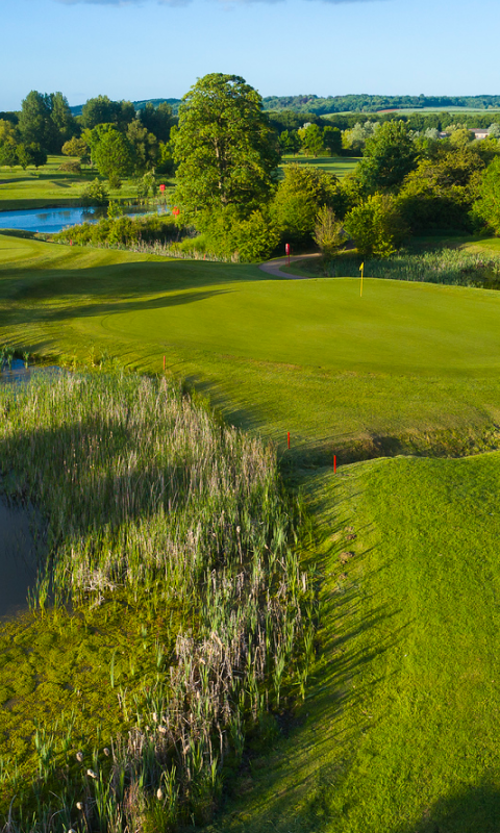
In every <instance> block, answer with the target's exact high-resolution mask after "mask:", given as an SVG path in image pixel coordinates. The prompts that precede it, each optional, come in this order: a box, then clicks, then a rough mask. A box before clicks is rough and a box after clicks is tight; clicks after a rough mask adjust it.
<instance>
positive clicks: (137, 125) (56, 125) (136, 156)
mask: <svg viewBox="0 0 500 833" xmlns="http://www.w3.org/2000/svg"><path fill="white" fill-rule="evenodd" d="M81 109H82V112H81V114H80V115H78V116H75V115H74V114H73V113H72V111H71V108H70V107H69V105H68V102H67V99H66V98H65V97H64V96H63V95H62V93H60V92H57V93H50V94H48V93H40V92H37V91H36V90H32V91H31V92H30V93H29V94H28V95H27V96H26V98H25V99H24V101H23V102H22V108H21V111H20V112H19V113H18V114H17V113H0V165H9V166H13V165H22V166H23V167H24V168H26V167H27V166H28V165H35V166H36V167H38V166H40V165H44V164H45V162H46V161H47V155H48V154H59V153H61V152H62V153H63V154H65V155H67V156H69V157H73V161H68V162H66V163H63V166H62V167H63V169H64V170H67V171H69V172H74V173H77V172H78V171H79V170H80V168H81V164H82V163H83V164H86V163H92V164H93V165H94V166H95V168H96V169H97V172H98V173H99V174H101V176H103V177H105V178H106V179H109V180H110V181H111V183H112V184H114V185H115V186H116V185H118V184H119V183H120V180H121V178H122V177H124V176H132V175H134V176H144V174H145V173H147V172H148V171H151V170H156V171H157V172H158V173H166V174H168V173H170V172H172V170H173V159H172V153H171V147H170V144H169V140H170V129H171V127H172V125H173V124H174V121H175V119H174V117H173V114H172V109H171V107H170V106H169V105H168V104H167V103H166V102H161V103H160V104H159V105H158V106H157V107H155V106H154V105H153V104H152V103H151V102H145V103H144V105H143V106H142V107H141V108H140V109H139V110H137V111H136V109H135V107H134V105H133V104H132V103H131V102H130V101H112V100H111V99H110V98H108V96H105V95H99V96H97V97H96V98H91V99H89V100H88V101H87V102H86V103H85V104H84V105H83V107H82V108H81ZM74 157H77V158H78V159H79V160H80V161H79V162H76V161H74Z"/></svg>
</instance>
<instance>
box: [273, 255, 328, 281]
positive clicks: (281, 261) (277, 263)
mask: <svg viewBox="0 0 500 833" xmlns="http://www.w3.org/2000/svg"><path fill="white" fill-rule="evenodd" d="M308 257H319V254H312V255H291V256H290V263H295V262H296V261H298V260H305V259H306V258H308ZM287 265H288V255H286V256H285V257H279V258H276V259H275V260H269V261H267V263H261V264H260V266H259V269H262V271H263V272H267V273H268V275H273V276H274V277H275V278H288V280H290V281H307V280H310V278H307V277H305V276H304V277H302V276H301V275H291V274H290V272H282V271H280V270H281V267H282V266H287Z"/></svg>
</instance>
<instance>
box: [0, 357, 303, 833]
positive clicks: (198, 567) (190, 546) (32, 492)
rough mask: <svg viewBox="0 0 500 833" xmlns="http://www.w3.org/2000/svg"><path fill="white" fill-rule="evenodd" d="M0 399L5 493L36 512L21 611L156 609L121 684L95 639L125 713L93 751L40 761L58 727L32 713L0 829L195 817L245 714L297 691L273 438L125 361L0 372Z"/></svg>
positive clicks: (289, 503) (130, 825) (293, 612)
mask: <svg viewBox="0 0 500 833" xmlns="http://www.w3.org/2000/svg"><path fill="white" fill-rule="evenodd" d="M0 413H1V414H2V420H1V423H0V425H1V427H0V468H1V469H2V471H4V472H10V473H11V474H10V477H9V479H8V483H9V484H10V489H9V491H10V494H9V497H10V499H11V500H18V501H22V502H32V503H33V504H35V505H36V506H37V507H38V508H39V510H40V512H41V513H42V515H43V516H44V518H45V534H44V536H43V537H42V538H41V539H39V546H40V558H41V563H40V570H39V576H38V582H37V587H36V591H35V593H34V598H33V602H34V605H35V606H36V607H37V609H38V611H39V613H38V616H44V615H46V616H50V615H52V614H51V610H52V609H53V608H52V607H51V606H53V605H55V609H56V610H57V608H58V607H59V608H61V610H65V609H66V608H67V606H68V605H72V609H73V610H74V611H75V614H76V612H77V611H78V610H82V609H85V610H87V611H88V610H89V609H90V610H91V609H92V608H95V609H100V608H101V607H103V606H106V605H107V604H108V603H113V600H114V599H120V600H122V601H123V602H124V603H125V604H126V603H127V601H133V602H134V603H135V604H136V605H137V604H138V603H139V601H140V600H141V599H142V600H143V601H142V604H145V605H146V607H148V606H149V607H154V608H155V609H156V610H161V611H162V616H163V617H164V618H166V619H169V621H170V632H169V638H168V639H164V640H163V641H162V640H161V639H157V640H156V642H155V644H154V646H153V647H152V648H150V650H152V652H153V657H152V659H153V666H154V673H151V672H150V673H149V675H148V676H147V677H146V678H145V679H144V681H143V686H142V688H141V690H140V692H139V693H136V694H135V695H134V698H133V701H132V702H131V700H130V696H128V695H127V692H126V690H125V689H123V687H121V686H120V687H119V686H118V685H117V677H116V673H115V654H113V656H112V659H111V664H110V668H109V669H107V670H106V673H107V674H108V676H109V685H110V687H111V688H115V686H116V687H117V689H118V690H117V701H118V702H117V706H116V708H117V709H118V710H120V712H121V714H122V718H123V720H124V721H125V723H127V725H128V731H127V733H126V734H122V735H121V736H116V737H114V738H110V739H109V741H108V745H109V747H110V749H109V755H106V756H104V757H103V756H102V754H101V756H100V757H99V756H97V753H95V752H94V753H93V752H92V751H91V750H86V753H85V756H84V761H83V763H81V762H80V761H78V762H77V765H76V766H75V764H74V761H73V762H71V763H70V761H69V758H68V754H66V755H64V754H63V752H64V750H62V748H61V749H59V752H58V755H59V758H58V764H57V766H56V765H55V763H54V761H55V760H56V757H55V755H54V749H55V748H56V746H57V744H59V746H60V744H61V742H62V741H61V733H62V736H63V737H64V738H65V741H64V743H65V749H66V750H67V749H69V747H70V745H71V742H70V741H69V740H68V737H70V736H71V727H70V729H67V727H66V728H64V729H63V727H59V730H58V728H57V727H51V726H45V728H44V730H43V732H40V730H39V729H37V730H36V732H35V735H34V743H35V746H36V748H37V752H38V761H39V767H38V773H37V775H36V777H34V779H33V781H32V783H31V785H30V786H28V787H25V788H24V789H23V790H22V798H21V799H17V800H16V804H15V807H14V809H13V810H12V811H11V813H10V815H9V818H8V819H7V821H6V823H7V828H6V829H7V830H10V831H14V830H19V831H24V830H28V829H29V830H30V831H31V830H43V831H52V830H54V831H56V830H62V829H66V830H67V829H69V827H71V826H72V827H73V828H76V829H81V830H94V829H95V830H97V829H98V830H122V829H125V828H126V829H128V830H132V829H134V830H139V829H152V830H153V829H159V826H161V828H162V829H166V830H168V829H174V828H175V825H176V824H178V823H179V822H181V821H183V822H187V821H203V820H206V819H207V818H209V816H210V814H211V812H212V810H213V807H214V806H215V803H216V800H217V797H218V795H219V794H220V791H221V788H222V783H223V778H224V773H225V772H226V771H227V770H228V769H231V768H234V766H236V765H237V764H238V762H239V761H240V760H241V756H242V754H243V750H244V747H245V736H246V734H247V731H248V729H249V727H250V726H252V725H258V723H259V721H260V720H262V719H263V716H264V714H265V713H266V711H267V710H268V708H269V707H273V706H274V707H276V708H280V707H283V706H284V705H287V702H288V700H289V697H290V695H291V693H292V692H293V691H295V692H296V694H301V695H302V696H304V694H305V685H306V679H307V673H308V666H309V665H310V663H311V661H312V652H313V639H312V634H313V624H312V614H313V605H314V600H313V593H312V590H311V588H310V585H309V581H308V578H307V575H306V574H305V573H304V572H303V571H302V570H301V567H300V564H299V558H298V554H297V540H298V530H299V528H300V524H301V508H300V505H299V504H298V503H297V501H296V500H295V501H294V500H292V499H290V498H288V497H286V495H285V494H284V492H283V489H282V486H281V483H280V479H279V476H278V471H277V464H276V457H275V454H274V451H273V450H272V448H270V447H265V446H264V445H263V444H262V443H261V442H260V441H258V440H257V439H255V438H249V437H247V436H246V435H244V434H243V433H241V432H240V431H238V430H236V429H234V428H228V427H225V426H224V425H222V424H219V423H218V422H217V421H216V420H215V419H214V418H213V417H212V416H211V415H210V414H209V412H208V411H207V410H206V408H205V407H204V405H203V404H202V403H196V402H193V400H192V399H190V398H188V397H186V396H185V395H183V393H182V391H181V390H180V389H179V388H178V387H175V386H170V385H169V384H167V382H166V381H165V380H161V381H156V380H153V379H149V378H145V377H141V376H137V375H124V374H116V373H115V374H105V373H94V374H92V373H90V374H85V375H72V374H69V375H67V376H61V377H60V378H58V379H56V380H55V381H54V380H52V382H48V381H46V380H39V381H38V380H37V381H33V382H32V383H31V384H30V385H27V386H23V387H21V386H19V387H18V388H16V389H15V390H12V389H8V390H7V389H6V390H1V391H0ZM144 600H145V601H144ZM65 615H66V614H65ZM129 659H130V663H131V667H132V666H134V663H135V661H136V660H135V658H134V656H133V655H132V656H130V658H129ZM67 682H68V684H70V683H71V681H70V680H68V681H67ZM61 755H62V757H61ZM89 755H93V758H92V762H91V764H89ZM61 773H63V777H62V778H61ZM55 779H57V784H58V791H57V794H56V795H54V792H55V789H54V787H55ZM12 794H14V786H13V790H12ZM79 794H80V795H81V796H83V798H81V799H80V803H82V805H83V806H84V808H85V809H84V811H82V812H79V815H78V814H77V815H76V816H75V806H76V805H75V801H76V800H77V796H78V795H79Z"/></svg>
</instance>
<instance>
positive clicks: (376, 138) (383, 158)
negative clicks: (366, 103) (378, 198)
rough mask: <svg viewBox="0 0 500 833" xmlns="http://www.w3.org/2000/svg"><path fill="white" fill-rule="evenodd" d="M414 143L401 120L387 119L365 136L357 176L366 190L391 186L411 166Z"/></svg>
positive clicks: (410, 168) (399, 179)
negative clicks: (392, 120)
mask: <svg viewBox="0 0 500 833" xmlns="http://www.w3.org/2000/svg"><path fill="white" fill-rule="evenodd" d="M415 160H416V151H415V146H414V144H413V142H412V140H411V136H410V133H409V130H408V127H407V126H406V124H405V123H404V122H403V121H397V122H386V123H385V124H383V125H381V127H380V128H379V129H378V130H377V131H376V132H375V133H374V134H373V135H372V136H370V137H369V138H368V139H367V140H366V145H365V149H364V152H363V159H362V160H361V162H360V163H359V165H358V168H357V170H356V176H357V177H358V178H359V181H360V182H361V184H362V185H363V187H364V188H366V189H367V190H370V191H372V190H376V189H378V188H394V186H397V185H400V184H401V182H402V181H403V179H404V178H405V176H406V175H407V174H408V173H409V172H410V171H411V170H413V169H414V167H415Z"/></svg>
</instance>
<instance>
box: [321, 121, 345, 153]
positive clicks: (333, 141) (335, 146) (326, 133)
mask: <svg viewBox="0 0 500 833" xmlns="http://www.w3.org/2000/svg"><path fill="white" fill-rule="evenodd" d="M323 144H324V146H325V148H326V149H327V150H328V151H329V152H330V154H331V155H332V156H340V154H341V153H342V133H341V132H340V130H339V128H338V127H329V126H328V125H327V126H326V127H324V128H323Z"/></svg>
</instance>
